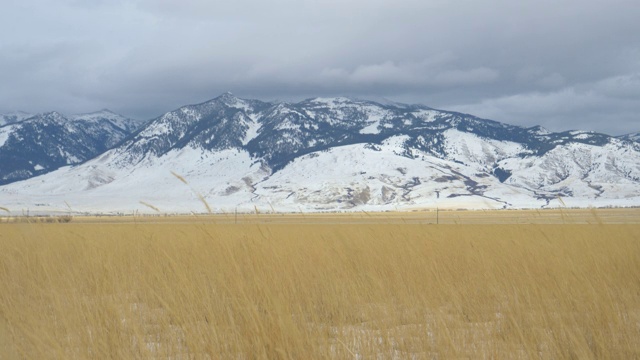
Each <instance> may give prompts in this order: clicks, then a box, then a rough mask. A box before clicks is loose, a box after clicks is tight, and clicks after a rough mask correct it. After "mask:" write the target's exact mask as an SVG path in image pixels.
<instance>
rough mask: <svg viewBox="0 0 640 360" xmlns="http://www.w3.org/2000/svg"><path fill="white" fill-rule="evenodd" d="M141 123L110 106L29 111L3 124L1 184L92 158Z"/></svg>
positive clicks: (0, 155)
mask: <svg viewBox="0 0 640 360" xmlns="http://www.w3.org/2000/svg"><path fill="white" fill-rule="evenodd" d="M15 119H16V118H14V120H15ZM139 125H140V124H139V123H138V122H136V121H134V120H131V119H127V118H125V117H123V116H120V115H117V114H114V113H112V112H110V111H108V110H102V111H99V112H95V113H90V114H82V115H74V116H69V117H66V116H64V115H62V114H60V113H57V112H50V113H44V114H39V115H35V116H30V117H26V115H25V118H22V119H18V120H16V121H12V122H11V123H9V124H7V125H4V126H1V127H0V184H6V183H10V182H13V181H17V180H23V179H27V178H30V177H33V176H35V175H39V174H43V173H47V172H49V171H52V170H55V169H57V168H59V167H61V166H65V165H71V164H78V163H81V162H83V161H86V160H88V159H91V158H93V157H94V156H96V155H98V154H101V153H102V152H104V151H105V150H107V149H109V148H111V147H113V146H115V145H116V144H117V143H118V142H119V141H121V140H122V139H123V138H124V137H125V136H126V135H129V134H130V133H131V132H133V131H134V130H135V129H136V128H137V127H138V126H139Z"/></svg>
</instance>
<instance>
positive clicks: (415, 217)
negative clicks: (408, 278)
mask: <svg viewBox="0 0 640 360" xmlns="http://www.w3.org/2000/svg"><path fill="white" fill-rule="evenodd" d="M51 218H54V219H55V218H56V216H52V217H51ZM18 219H20V220H19V221H23V222H26V221H29V218H15V217H12V218H7V217H4V218H2V217H0V222H3V221H4V222H15V221H18ZM38 219H40V220H41V221H42V220H45V219H47V218H46V217H34V218H32V219H31V221H32V222H38ZM72 219H73V220H72V221H73V222H74V223H75V222H81V223H186V224H189V223H214V224H232V223H258V224H260V223H264V224H269V223H274V224H275V223H278V224H378V223H380V224H640V208H611V209H539V210H438V211H436V210H432V211H404V212H402V211H398V212H364V211H361V212H351V213H257V214H256V213H253V214H247V213H223V214H212V215H208V214H197V215H196V214H192V215H150V214H144V215H140V214H136V215H133V214H132V215H128V216H109V215H103V216H73V217H72Z"/></svg>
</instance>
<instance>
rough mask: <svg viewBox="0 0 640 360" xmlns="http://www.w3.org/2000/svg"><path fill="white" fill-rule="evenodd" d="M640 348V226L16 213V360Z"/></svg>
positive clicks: (11, 244) (10, 235) (11, 352)
mask: <svg viewBox="0 0 640 360" xmlns="http://www.w3.org/2000/svg"><path fill="white" fill-rule="evenodd" d="M637 357H640V225H603V224H593V225H541V224H537V225H531V224H522V225H439V226H435V225H421V224H238V225H234V224H208V223H198V222H194V223H191V224H189V223H166V224H146V223H129V224H81V223H70V224H26V223H24V224H22V223H14V224H0V358H1V359H14V358H15V359H22V358H25V359H50V358H55V359H89V358H95V359H108V358H111V359H139V358H157V359H169V358H171V359H191V358H193V359H207V358H210V359H217V358H233V359H253V358H257V359H276V358H282V359H326V358H364V359H370V358H382V359H391V358H398V359H407V358H417V359H423V358H426V359H430V358H438V359H449V358H511V359H514V358H556V359H564V358H580V359H588V358H616V359H630V358H637Z"/></svg>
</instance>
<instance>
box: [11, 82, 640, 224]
mask: <svg viewBox="0 0 640 360" xmlns="http://www.w3.org/2000/svg"><path fill="white" fill-rule="evenodd" d="M0 199H3V201H4V205H2V206H3V207H8V208H10V209H12V210H13V209H24V208H25V207H30V208H31V209H34V208H37V209H38V210H39V211H68V210H69V205H68V204H70V206H71V207H72V209H73V210H76V211H88V212H131V211H134V210H137V211H143V212H155V211H157V210H159V211H161V212H191V211H195V212H201V211H209V209H211V210H212V211H233V210H235V209H239V210H240V211H243V210H244V211H254V209H256V208H259V209H262V210H265V211H272V210H278V211H296V212H297V211H331V210H394V209H422V208H435V207H440V208H446V207H449V208H525V207H526V208H531V207H544V206H560V205H562V206H565V205H566V206H608V205H613V206H630V205H640V144H639V143H637V142H633V141H629V140H626V139H619V138H615V137H612V136H608V135H605V134H599V133H593V132H585V131H567V132H562V133H552V132H549V131H547V130H545V129H543V128H541V127H532V128H522V127H518V126H511V125H507V124H502V123H498V122H495V121H490V120H484V119H480V118H477V117H474V116H471V115H466V114H460V113H456V112H449V111H442V110H435V109H432V108H429V107H426V106H422V105H405V104H396V103H385V104H380V103H376V102H371V101H366V100H354V99H348V98H315V99H308V100H305V101H302V102H299V103H267V102H262V101H258V100H244V99H239V98H237V97H235V96H233V95H231V94H228V93H227V94H223V95H222V96H219V97H217V98H215V99H213V100H211V101H208V102H205V103H202V104H197V105H189V106H185V107H182V108H180V109H177V110H175V111H171V112H169V113H167V114H164V115H162V116H160V117H158V118H156V119H154V120H152V121H150V122H148V123H147V124H146V125H145V126H144V127H143V128H141V129H140V130H138V131H136V132H135V133H133V134H132V135H130V136H128V137H127V138H126V139H124V140H123V141H122V142H121V143H119V144H118V145H117V146H116V147H114V148H113V149H111V150H109V151H106V152H104V153H103V154H101V155H99V156H97V157H96V158H94V159H92V160H89V161H87V162H85V163H83V164H81V165H78V166H67V167H63V168H61V169H59V170H57V171H54V172H52V173H50V174H47V175H44V176H39V177H35V178H32V179H29V180H26V181H20V182H16V183H14V184H10V185H6V186H3V187H0ZM205 203H206V204H205ZM207 207H208V208H209V209H207ZM156 209H157V210H156Z"/></svg>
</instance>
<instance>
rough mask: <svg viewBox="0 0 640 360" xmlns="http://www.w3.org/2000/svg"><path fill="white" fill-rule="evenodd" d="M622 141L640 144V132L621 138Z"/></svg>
mask: <svg viewBox="0 0 640 360" xmlns="http://www.w3.org/2000/svg"><path fill="white" fill-rule="evenodd" d="M620 139H623V140H629V141H635V142H640V132H637V133H631V134H627V135H622V136H620Z"/></svg>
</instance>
